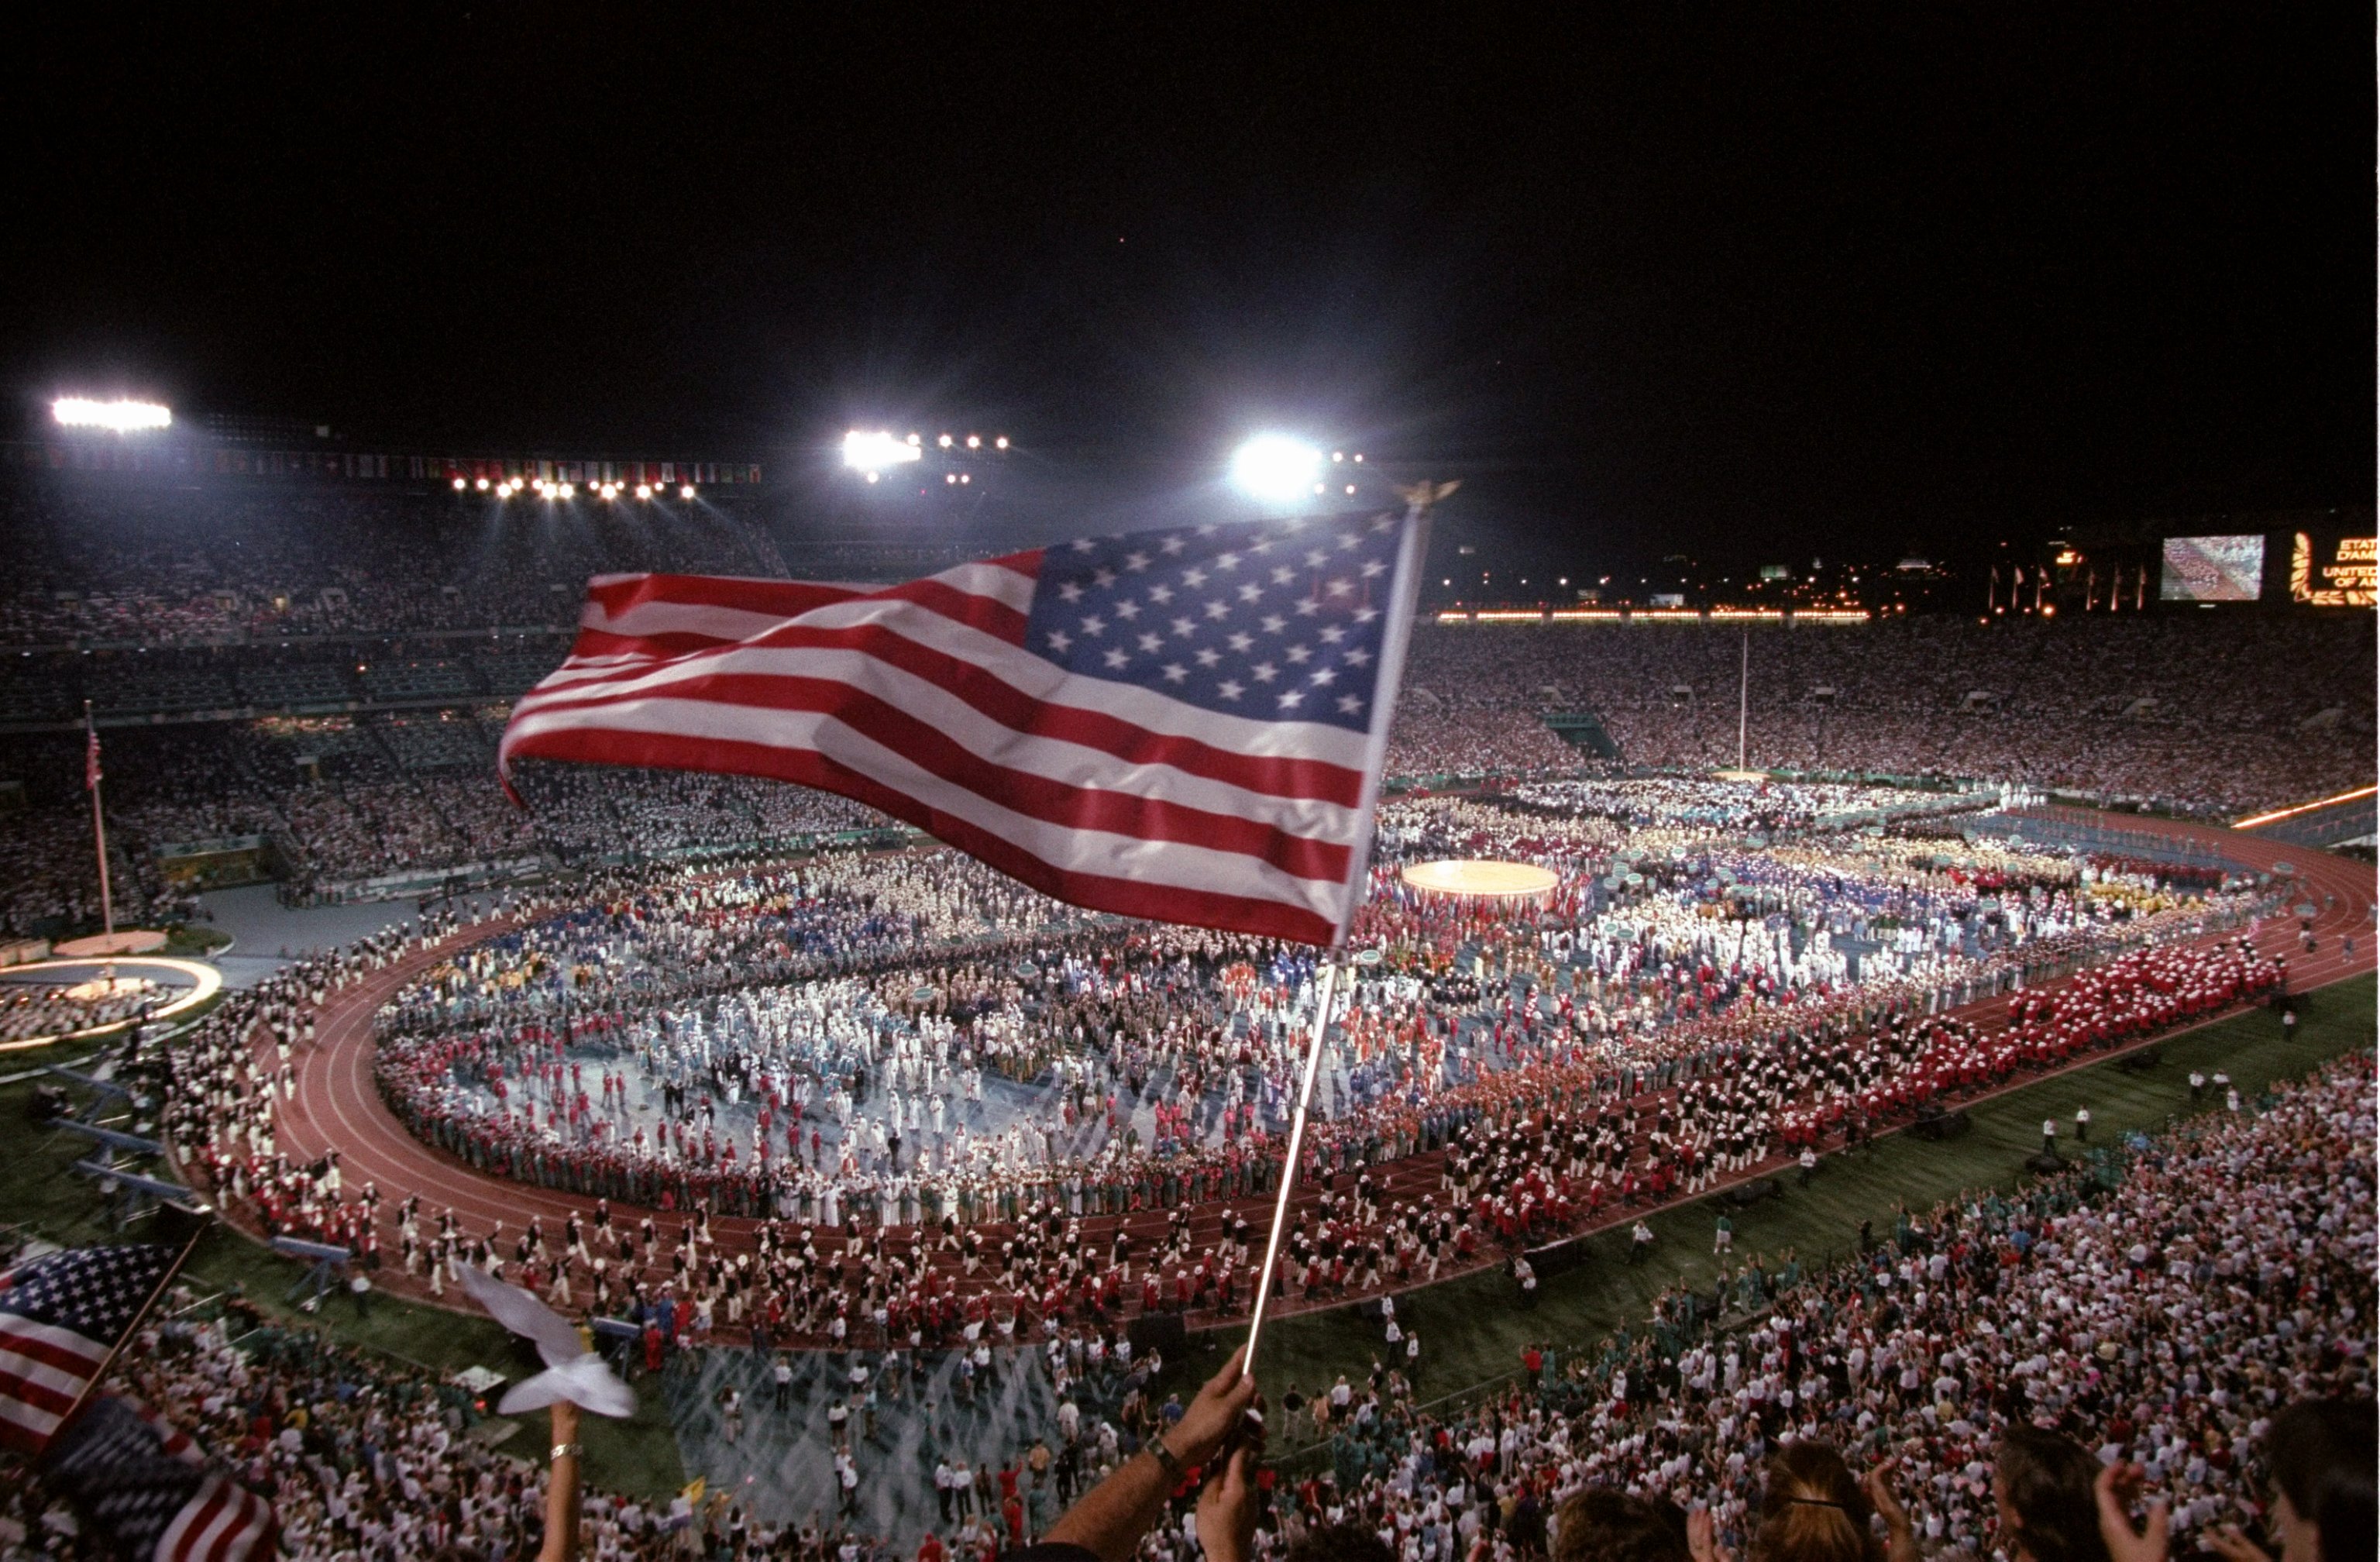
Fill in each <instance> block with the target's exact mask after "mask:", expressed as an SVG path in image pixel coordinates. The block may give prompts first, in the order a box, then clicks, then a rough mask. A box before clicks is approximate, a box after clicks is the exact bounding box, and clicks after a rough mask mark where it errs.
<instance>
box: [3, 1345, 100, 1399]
mask: <svg viewBox="0 0 2380 1562" xmlns="http://www.w3.org/2000/svg"><path fill="white" fill-rule="evenodd" d="M97 1371H99V1362H98V1361H92V1362H91V1369H90V1371H89V1372H84V1373H69V1372H67V1371H65V1370H63V1369H62V1368H59V1367H56V1366H54V1365H52V1364H51V1363H49V1362H47V1361H35V1360H34V1359H33V1358H32V1357H30V1356H26V1355H21V1354H19V1353H18V1352H17V1351H14V1350H11V1349H9V1348H7V1346H6V1344H5V1343H0V1372H5V1373H12V1374H14V1375H15V1376H17V1377H20V1378H23V1379H24V1380H25V1381H26V1382H27V1383H37V1384H40V1385H42V1387H43V1388H50V1389H55V1390H56V1391H57V1392H58V1393H60V1394H64V1395H67V1396H69V1397H71V1396H73V1395H77V1394H79V1393H81V1392H82V1391H83V1387H84V1385H87V1384H89V1383H90V1382H91V1373H95V1372H97Z"/></svg>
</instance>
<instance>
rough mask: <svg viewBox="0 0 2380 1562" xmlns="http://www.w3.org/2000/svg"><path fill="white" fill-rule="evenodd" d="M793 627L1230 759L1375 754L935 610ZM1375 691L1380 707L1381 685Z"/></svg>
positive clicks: (548, 687) (573, 677)
mask: <svg viewBox="0 0 2380 1562" xmlns="http://www.w3.org/2000/svg"><path fill="white" fill-rule="evenodd" d="M783 627H785V628H795V627H798V628H819V629H836V630H847V629H855V628H882V629H884V630H887V631H889V632H891V633H893V634H897V635H899V636H901V637H902V638H903V639H904V640H907V641H912V642H913V643H915V644H917V645H921V646H924V647H925V648H926V649H928V650H929V651H939V652H941V653H944V654H945V655H949V656H952V657H954V658H956V659H957V660H959V661H961V662H965V663H967V664H970V665H973V666H975V667H976V668H977V670H979V671H982V672H986V673H989V674H990V675H991V676H992V677H996V678H998V679H1000V681H1001V682H1002V683H1005V684H1007V685H1008V686H1009V687H1010V688H1012V689H1015V690H1016V691H1017V692H1019V693H1020V694H1023V695H1025V696H1026V698H1028V699H1031V700H1037V701H1039V702H1042V703H1044V704H1050V705H1064V706H1068V707H1070V708H1072V709H1075V710H1078V711H1084V712H1087V713H1090V714H1097V715H1106V716H1111V717H1113V718H1115V719H1117V720H1119V721H1123V722H1125V723H1128V724H1130V725H1131V726H1137V727H1140V728H1141V729H1143V730H1144V731H1147V732H1154V733H1159V734H1161V735H1163V736H1165V737H1169V738H1195V739H1196V740H1197V741H1199V742H1202V743H1205V744H1206V745H1208V747H1209V748H1214V749H1220V750H1225V751H1226V752H1230V753H1238V754H1245V755H1253V756H1256V757H1259V758H1277V759H1301V760H1312V761H1316V762H1318V763H1323V764H1330V765H1336V766H1338V767H1339V768H1341V769H1342V770H1352V771H1358V772H1360V771H1361V770H1362V769H1363V765H1364V762H1365V759H1366V750H1368V749H1369V747H1370V741H1369V738H1368V735H1367V734H1365V733H1361V732H1350V731H1347V730H1346V729H1345V728H1343V727H1337V726H1330V725H1328V724H1326V723H1322V722H1306V721H1261V720H1253V719H1251V718H1249V717H1246V716H1235V715H1226V714H1218V713H1216V712H1213V711H1207V710H1202V709H1200V708H1199V707H1198V706H1196V705H1191V704H1185V703H1184V702H1182V701H1179V700H1175V699H1172V697H1170V696H1168V695H1164V694H1160V693H1158V692H1156V691H1155V690H1153V689H1142V688H1139V687H1138V686H1136V685H1134V684H1128V683H1117V682H1113V681H1111V680H1110V679H1107V678H1098V677H1086V676H1083V675H1081V674H1077V673H1069V672H1067V671H1066V670H1065V669H1064V668H1062V667H1061V666H1059V665H1057V664H1056V663H1054V662H1048V661H1044V660H1043V659H1042V658H1041V657H1038V656H1036V655H1035V654H1033V653H1031V652H1029V651H1026V650H1022V649H1020V648H1018V647H1016V646H1014V645H1011V644H1010V643H1009V642H1008V641H1004V640H1002V639H1000V638H999V637H998V636H996V635H988V634H985V633H984V632H983V631H982V630H980V629H975V628H968V627H967V626H966V625H965V624H961V623H959V622H957V621H955V620H954V619H950V618H945V617H943V616H941V614H939V613H937V612H935V611H934V610H932V609H931V608H928V607H920V606H919V605H917V604H915V603H911V602H903V601H899V600H890V601H878V600H868V601H861V602H848V603H838V604H832V605H830V606H827V607H821V608H819V609H817V610H815V611H813V612H809V613H805V614H803V615H801V616H799V617H797V618H792V619H787V620H783ZM819 654H820V653H818V652H817V651H815V650H811V649H807V648H801V647H796V648H794V649H790V650H787V649H780V648H776V647H771V646H767V645H735V646H721V647H718V648H716V649H713V650H705V651H697V652H690V653H686V655H684V656H676V657H671V658H668V659H667V663H666V665H668V666H671V667H699V668H701V669H702V670H704V671H710V670H711V669H712V668H713V667H714V666H715V665H717V663H716V661H715V660H714V659H716V658H721V657H726V656H731V655H732V656H736V657H739V658H744V657H747V656H749V657H750V658H751V659H749V660H738V661H737V662H736V664H735V666H736V668H737V669H738V670H740V671H744V672H750V673H783V674H791V675H795V676H800V675H802V674H804V673H805V672H806V671H807V668H808V666H810V665H814V664H813V663H812V662H811V661H810V658H813V657H815V656H817V655H819ZM610 676H611V674H610V673H609V672H608V671H606V672H603V673H601V674H599V675H598V677H597V678H588V677H586V676H585V675H583V674H581V673H580V672H579V670H578V667H577V665H576V664H574V663H570V662H565V663H564V664H563V665H561V666H560V667H559V668H557V669H556V670H555V671H554V672H553V673H552V674H551V675H549V676H548V677H546V678H545V680H544V681H543V682H541V683H540V684H539V685H538V686H537V687H536V688H535V689H531V690H530V691H529V692H528V694H526V695H524V696H523V697H522V698H521V700H520V702H519V703H518V704H517V705H516V706H515V707H514V710H515V714H516V715H517V714H519V713H520V712H523V711H527V710H531V709H534V708H535V707H536V705H537V703H538V702H539V697H540V696H541V695H550V694H558V693H562V692H564V691H565V690H573V689H576V688H577V685H578V684H579V683H580V682H581V681H590V682H591V681H598V679H599V678H600V677H610ZM1259 687H1261V686H1259ZM1372 693H1373V695H1374V697H1375V698H1376V699H1377V698H1378V687H1377V684H1376V685H1375V687H1374V688H1373V689H1372Z"/></svg>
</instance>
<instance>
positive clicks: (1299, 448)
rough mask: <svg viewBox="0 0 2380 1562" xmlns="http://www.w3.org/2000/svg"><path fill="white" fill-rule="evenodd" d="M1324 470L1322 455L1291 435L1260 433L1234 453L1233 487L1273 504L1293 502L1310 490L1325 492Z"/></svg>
mask: <svg viewBox="0 0 2380 1562" xmlns="http://www.w3.org/2000/svg"><path fill="white" fill-rule="evenodd" d="M1321 470H1322V452H1321V451H1319V450H1317V449H1316V448H1315V447H1314V446H1313V445H1308V444H1306V443H1305V441H1304V440H1300V439H1292V438H1291V437H1290V436H1289V435H1287V434H1280V433H1260V434H1258V435H1257V436H1256V437H1255V438H1254V439H1251V440H1249V441H1248V442H1247V443H1246V444H1245V445H1241V446H1240V447H1239V448H1238V449H1237V450H1235V451H1233V452H1232V486H1233V487H1234V488H1236V489H1238V490H1239V491H1240V492H1241V493H1243V494H1247V495H1248V496H1249V497H1250V498H1252V499H1260V500H1263V501H1266V502H1267V503H1270V504H1288V503H1291V502H1292V501H1293V500H1295V499H1297V498H1299V497H1300V496H1302V495H1303V494H1305V492H1306V490H1307V489H1308V488H1309V487H1310V488H1311V489H1312V490H1313V491H1314V492H1315V493H1317V494H1319V493H1322V492H1323V491H1324V489H1325V487H1326V485H1325V484H1324V483H1322V482H1319V481H1318V474H1319V473H1320V471H1321Z"/></svg>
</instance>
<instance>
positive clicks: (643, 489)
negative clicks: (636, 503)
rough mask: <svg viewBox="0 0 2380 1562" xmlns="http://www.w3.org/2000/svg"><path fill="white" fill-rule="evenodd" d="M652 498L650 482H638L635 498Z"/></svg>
mask: <svg viewBox="0 0 2380 1562" xmlns="http://www.w3.org/2000/svg"><path fill="white" fill-rule="evenodd" d="M652 496H653V485H652V484H651V483H650V482H640V483H638V484H637V498H639V499H650V498H651V497H652Z"/></svg>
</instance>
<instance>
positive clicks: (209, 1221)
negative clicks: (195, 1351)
mask: <svg viewBox="0 0 2380 1562" xmlns="http://www.w3.org/2000/svg"><path fill="white" fill-rule="evenodd" d="M167 1207H168V1208H172V1207H175V1206H167ZM185 1213H186V1214H188V1215H189V1216H191V1217H192V1219H193V1220H194V1222H195V1224H194V1225H193V1226H191V1229H190V1234H189V1235H188V1237H186V1238H184V1239H183V1240H182V1251H179V1252H177V1253H176V1254H175V1255H174V1262H173V1263H169V1264H167V1265H166V1266H165V1272H164V1274H162V1275H158V1276H157V1283H156V1284H155V1285H153V1286H152V1287H149V1300H146V1301H144V1302H142V1303H141V1304H140V1312H135V1313H134V1314H133V1315H132V1322H130V1323H129V1324H125V1325H124V1334H123V1336H121V1337H120V1338H118V1339H117V1340H116V1342H115V1345H114V1346H113V1347H112V1348H110V1349H109V1350H108V1352H107V1354H106V1355H105V1356H103V1357H102V1358H101V1359H100V1363H99V1367H98V1370H97V1371H95V1372H93V1373H91V1377H90V1380H89V1381H88V1382H86V1383H85V1384H84V1385H82V1392H81V1393H79V1394H77V1395H76V1396H75V1401H74V1403H73V1404H72V1405H70V1406H68V1407H67V1413H66V1414H65V1415H63V1416H60V1417H59V1418H58V1424H57V1428H56V1430H55V1431H54V1432H52V1433H51V1434H50V1436H51V1439H52V1440H53V1441H55V1439H56V1438H57V1436H58V1434H59V1433H63V1432H64V1431H66V1429H67V1426H68V1425H69V1424H70V1423H71V1422H73V1421H74V1419H75V1417H76V1416H78V1415H79V1414H81V1413H82V1408H83V1407H84V1406H85V1405H88V1404H89V1403H91V1396H92V1395H94V1394H97V1393H98V1392H99V1385H100V1380H101V1379H103V1378H104V1377H106V1376H107V1373H108V1370H109V1369H110V1368H112V1367H114V1366H115V1359H116V1358H117V1357H119V1356H121V1355H123V1354H124V1348H125V1347H126V1346H128V1345H129V1344H131V1343H132V1336H134V1335H136V1334H138V1333H140V1325H141V1324H142V1323H144V1322H145V1321H147V1319H148V1317H149V1313H150V1311H151V1310H152V1308H154V1307H155V1306H156V1305H157V1302H158V1299H160V1298H161V1297H163V1296H164V1294H165V1288H166V1287H168V1286H171V1285H172V1284H173V1283H174V1281H175V1279H176V1277H177V1276H179V1275H180V1274H181V1273H182V1265H184V1264H186V1263H189V1262H190V1255H191V1254H192V1253H194V1252H196V1251H199V1239H200V1238H201V1237H204V1236H205V1235H206V1234H207V1232H208V1230H209V1229H210V1228H212V1226H213V1225H214V1206H213V1205H212V1204H205V1203H199V1204H192V1205H190V1206H188V1209H187V1211H186V1212H185Z"/></svg>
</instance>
